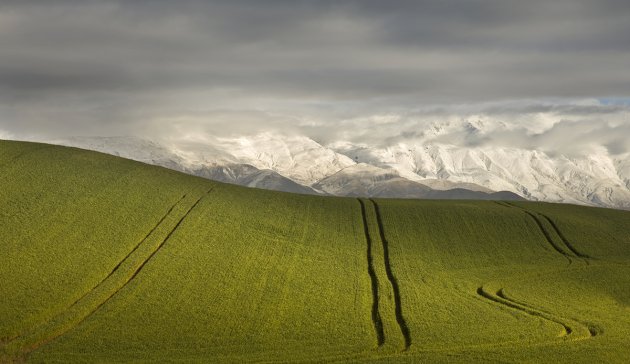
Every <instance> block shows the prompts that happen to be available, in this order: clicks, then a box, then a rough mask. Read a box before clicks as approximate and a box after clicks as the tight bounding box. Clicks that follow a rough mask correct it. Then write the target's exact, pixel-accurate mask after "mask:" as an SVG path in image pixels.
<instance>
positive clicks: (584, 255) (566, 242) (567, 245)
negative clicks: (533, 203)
mask: <svg viewBox="0 0 630 364" xmlns="http://www.w3.org/2000/svg"><path fill="white" fill-rule="evenodd" d="M539 215H540V216H542V217H543V218H545V220H547V222H549V225H551V227H553V229H554V230H555V231H556V234H558V236H559V237H560V240H562V242H563V243H564V245H565V246H566V247H567V249H569V250H570V251H571V253H573V255H575V256H576V257H578V258H581V259H583V260H584V263H586V265H590V263H589V261H588V259H593V258H592V257H590V256H588V255H586V254H582V253H580V252H579V251H578V250H577V249H575V247H574V246H573V244H571V243H570V242H569V240H567V238H566V237H565V236H564V234H563V233H562V231H560V229H559V228H558V226H557V225H556V223H555V222H554V221H553V220H552V219H551V218H549V216H547V215H544V214H541V213H539Z"/></svg>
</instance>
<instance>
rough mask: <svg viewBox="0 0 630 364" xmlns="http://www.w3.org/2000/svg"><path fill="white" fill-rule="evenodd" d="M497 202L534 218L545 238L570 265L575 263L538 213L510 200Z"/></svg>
mask: <svg viewBox="0 0 630 364" xmlns="http://www.w3.org/2000/svg"><path fill="white" fill-rule="evenodd" d="M496 203H497V204H499V205H501V206H505V207H507V206H509V207H510V208H516V209H519V210H520V211H522V212H523V213H524V214H526V215H527V216H529V217H530V218H531V219H532V220H534V222H535V223H536V226H538V230H540V232H542V234H543V235H544V237H545V240H546V241H547V243H548V244H549V245H550V246H551V247H552V248H553V250H555V251H556V252H557V253H558V254H560V255H562V256H563V257H564V258H565V259H566V260H567V261H568V263H569V264H568V265H571V264H573V259H571V256H570V255H569V254H567V253H566V252H565V251H564V250H562V249H561V248H560V247H559V246H558V245H556V243H555V242H554V241H553V238H552V237H551V235H550V234H549V232H548V231H547V229H545V227H544V225H543V223H542V221H541V220H540V219H539V218H538V217H537V216H536V215H534V214H533V213H532V212H531V211H529V210H526V209H524V208H522V207H519V206H515V205H512V204H510V203H508V202H504V203H499V202H496Z"/></svg>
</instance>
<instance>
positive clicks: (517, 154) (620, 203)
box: [55, 122, 630, 209]
mask: <svg viewBox="0 0 630 364" xmlns="http://www.w3.org/2000/svg"><path fill="white" fill-rule="evenodd" d="M484 127H486V126H484V125H483V123H481V122H479V123H471V122H462V123H460V124H453V123H436V124H435V125H433V126H432V127H430V128H428V129H426V130H423V131H422V132H420V133H418V135H420V137H418V138H416V140H415V141H413V140H411V141H410V140H406V141H404V142H395V143H392V144H391V145H385V146H382V145H381V146H370V145H367V144H364V143H352V142H347V141H343V142H334V143H328V144H325V145H324V144H320V143H318V142H316V141H314V140H312V139H310V138H308V137H304V136H283V135H276V134H270V133H263V134H258V135H254V136H242V137H238V138H213V137H203V138H199V139H195V140H190V139H187V140H156V141H151V140H145V139H140V138H132V137H127V138H70V139H65V140H57V141H55V142H57V143H58V144H65V145H72V146H78V147H82V148H85V149H92V150H97V151H101V152H105V153H110V154H115V155H120V156H123V157H126V158H131V159H135V160H139V161H143V162H146V163H152V164H156V165H160V166H164V167H168V168H172V169H176V170H180V171H183V172H186V173H191V174H196V175H200V176H204V177H207V178H212V179H216V180H220V181H225V182H230V183H237V184H242V185H246V186H251V187H260V188H268V189H275V190H285V191H291V192H298V193H325V194H332V195H343V196H358V195H362V196H377V197H401V198H409V197H420V198H492V197H493V196H491V195H489V194H491V193H493V192H494V191H509V192H511V193H512V194H505V193H503V195H494V197H495V198H506V199H509V198H513V197H516V195H518V196H522V197H524V198H526V199H530V200H540V201H550V202H567V203H578V204H587V205H596V206H606V207H615V208H626V209H628V208H630V158H629V156H628V155H627V154H626V155H622V156H613V155H610V154H609V153H608V152H607V151H606V150H605V149H603V148H601V149H599V150H596V151H595V152H592V153H589V154H584V155H581V156H579V155H578V156H576V155H573V156H568V155H565V154H559V153H555V154H549V153H545V152H544V151H541V150H535V149H531V148H524V147H517V146H514V147H506V146H492V147H490V146H486V145H483V144H481V145H473V146H461V145H456V144H454V143H452V142H449V140H448V139H441V137H442V136H444V135H455V134H456V133H460V134H461V133H464V134H466V133H468V134H471V133H472V134H474V135H478V134H479V133H484V132H488V131H487V130H484V129H483V128H484ZM491 128H509V126H503V125H500V124H496V123H495V124H493V125H491ZM492 130H494V129H490V131H492ZM439 191H447V193H441V192H439ZM473 192H474V193H473ZM500 196H502V197H500Z"/></svg>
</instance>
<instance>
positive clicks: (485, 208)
mask: <svg viewBox="0 0 630 364" xmlns="http://www.w3.org/2000/svg"><path fill="white" fill-rule="evenodd" d="M362 203H363V205H364V208H363V211H364V213H365V215H363V214H362V209H361V204H360V202H359V201H358V200H357V199H349V198H348V199H347V198H333V197H318V196H305V195H293V194H287V193H279V192H271V191H263V190H256V189H247V188H242V187H237V186H231V185H225V184H220V183H215V182H212V181H207V180H203V179H199V178H195V177H191V176H187V175H184V174H180V173H176V172H173V171H169V170H166V169H163V168H158V167H153V166H148V165H144V164H141V163H137V162H132V161H128V160H124V159H120V158H116V157H112V156H107V155H103V154H99V153H94V152H88V151H82V150H78V149H73V148H63V147H56V146H47V145H43V144H34V143H20V142H7V141H0V237H1V240H0V249H1V252H2V254H0V279H1V282H2V285H1V286H0V362H1V361H11V360H18V361H20V360H27V361H32V362H51V361H57V362H75V361H81V362H121V361H122V362H125V361H132V360H134V361H154V362H165V361H196V362H242V361H257V362H258V361H282V362H283V361H316V362H319V361H327V360H341V361H365V360H383V361H389V360H395V361H410V362H416V361H423V362H471V361H472V362H476V361H497V362H524V361H527V362H601V361H605V362H619V363H623V362H626V361H627V358H629V357H630V349H629V347H630V345H629V344H630V339H628V338H629V337H630V278H629V277H630V213H628V212H623V211H615V210H606V209H596V208H587V207H577V206H571V205H556V204H543V203H528V202H519V203H513V204H512V205H510V204H504V203H495V202H488V201H485V202H476V201H411V200H377V201H375V203H373V202H372V201H369V200H362ZM379 220H380V221H379ZM364 221H365V222H366V223H367V225H366V226H364ZM379 222H380V224H379ZM379 225H380V226H379ZM366 233H367V235H366ZM368 242H370V243H371V249H370V250H369V251H368ZM567 244H568V245H567ZM576 252H577V254H579V255H576ZM368 257H369V258H370V259H371V265H372V270H373V274H372V276H371V275H370V274H369V268H368V265H369V263H368V262H369V261H370V260H369V259H368ZM374 290H376V291H374ZM374 293H376V296H374ZM375 307H377V315H376V316H375V314H374V312H373V310H374V308H375ZM375 318H377V319H378V322H379V325H381V327H382V332H383V338H382V340H381V342H380V345H379V339H378V330H377V329H376V324H375ZM401 319H402V321H401ZM401 324H402V325H403V326H405V327H406V329H402V327H401ZM565 326H566V327H568V328H569V329H570V330H569V331H572V332H570V333H568V334H567V329H566V328H565ZM405 330H406V331H405ZM405 332H406V333H408V338H407V346H406V345H405V337H404V336H405V335H406V333H405Z"/></svg>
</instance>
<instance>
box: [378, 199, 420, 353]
mask: <svg viewBox="0 0 630 364" xmlns="http://www.w3.org/2000/svg"><path fill="white" fill-rule="evenodd" d="M370 201H371V202H372V204H373V205H374V211H375V212H376V222H377V225H378V231H379V234H380V238H381V242H382V244H383V255H384V260H385V272H386V275H387V279H388V280H389V282H390V284H391V285H392V289H393V291H394V305H395V314H396V322H397V323H398V326H399V327H400V332H401V333H402V335H403V337H404V339H405V350H407V349H409V347H410V346H411V334H410V333H409V327H408V326H407V322H406V321H405V317H404V316H403V312H402V303H401V296H400V288H399V286H398V280H397V279H396V276H394V272H393V271H392V266H391V262H390V259H389V242H388V241H387V239H386V238H385V229H384V228H383V219H382V217H381V212H380V209H379V206H378V204H377V203H376V201H374V200H373V199H370Z"/></svg>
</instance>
